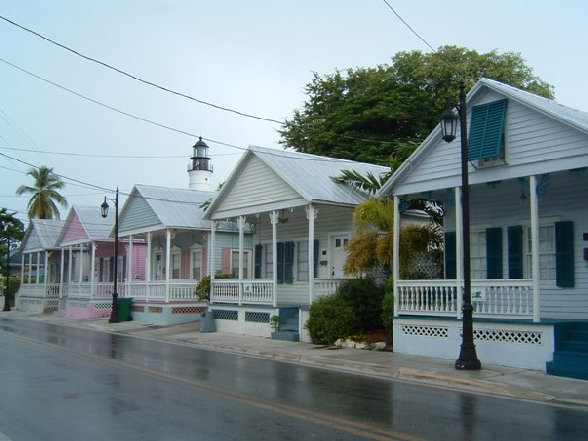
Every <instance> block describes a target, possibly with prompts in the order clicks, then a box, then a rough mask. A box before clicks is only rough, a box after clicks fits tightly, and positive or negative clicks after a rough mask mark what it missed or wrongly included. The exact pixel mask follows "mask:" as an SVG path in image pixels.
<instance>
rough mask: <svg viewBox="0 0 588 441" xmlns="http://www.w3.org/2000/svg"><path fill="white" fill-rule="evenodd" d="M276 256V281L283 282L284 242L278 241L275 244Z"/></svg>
mask: <svg viewBox="0 0 588 441" xmlns="http://www.w3.org/2000/svg"><path fill="white" fill-rule="evenodd" d="M276 245H277V248H278V249H277V254H278V255H277V256H276V259H277V260H276V263H277V265H278V276H277V279H278V283H284V243H283V242H278V243H277V244H276Z"/></svg>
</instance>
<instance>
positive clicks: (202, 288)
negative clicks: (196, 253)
mask: <svg viewBox="0 0 588 441" xmlns="http://www.w3.org/2000/svg"><path fill="white" fill-rule="evenodd" d="M194 295H195V296H196V297H197V298H198V300H210V276H206V277H203V278H202V279H200V282H198V284H197V285H196V288H194Z"/></svg>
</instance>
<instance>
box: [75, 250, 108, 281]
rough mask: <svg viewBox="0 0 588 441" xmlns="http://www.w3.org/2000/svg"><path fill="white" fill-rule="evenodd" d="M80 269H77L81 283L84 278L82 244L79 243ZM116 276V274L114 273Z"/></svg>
mask: <svg viewBox="0 0 588 441" xmlns="http://www.w3.org/2000/svg"><path fill="white" fill-rule="evenodd" d="M79 267H80V270H79V271H78V282H79V283H82V282H83V280H84V245H83V244H80V261H79ZM114 277H116V274H115V275H114Z"/></svg>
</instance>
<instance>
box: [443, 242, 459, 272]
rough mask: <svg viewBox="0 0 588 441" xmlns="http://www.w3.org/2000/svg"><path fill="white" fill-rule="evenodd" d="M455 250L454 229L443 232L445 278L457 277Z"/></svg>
mask: <svg viewBox="0 0 588 441" xmlns="http://www.w3.org/2000/svg"><path fill="white" fill-rule="evenodd" d="M456 259H457V257H456V251H455V231H449V232H447V233H445V278H446V279H455V278H456V277H457V266H456V264H457V262H456Z"/></svg>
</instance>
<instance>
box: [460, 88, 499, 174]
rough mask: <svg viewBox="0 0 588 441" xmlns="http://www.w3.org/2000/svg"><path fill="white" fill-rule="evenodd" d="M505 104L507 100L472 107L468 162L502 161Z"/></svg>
mask: <svg viewBox="0 0 588 441" xmlns="http://www.w3.org/2000/svg"><path fill="white" fill-rule="evenodd" d="M506 103H507V100H500V101H494V102H491V103H488V104H482V105H480V106H474V107H472V114H471V121H470V133H469V137H468V159H469V160H470V161H472V160H476V159H477V160H479V163H480V161H482V163H483V161H484V160H489V159H496V158H502V159H504V157H505V136H504V126H505V124H504V122H505V118H506Z"/></svg>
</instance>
